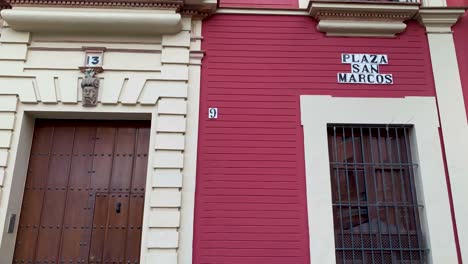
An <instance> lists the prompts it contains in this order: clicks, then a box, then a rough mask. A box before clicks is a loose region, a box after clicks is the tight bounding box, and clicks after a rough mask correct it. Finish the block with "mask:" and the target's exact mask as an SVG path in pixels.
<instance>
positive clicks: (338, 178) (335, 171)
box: [333, 126, 346, 262]
mask: <svg viewBox="0 0 468 264" xmlns="http://www.w3.org/2000/svg"><path fill="white" fill-rule="evenodd" d="M333 145H334V153H333V157H334V160H335V161H337V160H338V146H337V142H336V126H334V127H333ZM333 171H334V173H335V179H336V181H337V185H338V201H339V202H340V203H341V186H340V172H339V171H338V170H336V169H334V170H333ZM338 208H339V209H338V210H339V212H340V236H341V245H342V246H344V232H343V207H342V205H340V206H339V207H338ZM335 236H336V235H335ZM342 254H343V255H342V256H343V262H344V260H345V259H346V256H345V251H344V250H343V251H342Z"/></svg>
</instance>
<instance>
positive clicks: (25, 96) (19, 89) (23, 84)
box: [0, 62, 39, 111]
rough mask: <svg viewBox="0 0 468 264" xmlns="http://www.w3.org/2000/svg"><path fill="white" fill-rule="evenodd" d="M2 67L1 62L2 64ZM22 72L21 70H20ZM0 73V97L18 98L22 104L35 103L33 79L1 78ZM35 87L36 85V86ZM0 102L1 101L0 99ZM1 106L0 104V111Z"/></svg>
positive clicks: (19, 77) (36, 97)
mask: <svg viewBox="0 0 468 264" xmlns="http://www.w3.org/2000/svg"><path fill="white" fill-rule="evenodd" d="M2 67H3V62H2ZM21 71H22V70H21ZM1 74H2V73H0V95H11V96H15V97H16V96H17V95H18V97H19V100H20V101H21V102H23V103H37V102H38V100H39V97H38V96H37V94H38V92H37V93H36V89H35V88H36V87H35V85H34V78H33V77H23V76H14V77H13V76H11V75H10V76H1ZM36 86H37V85H36ZM0 100H2V99H1V98H0ZM1 108H2V105H1V102H0V111H1Z"/></svg>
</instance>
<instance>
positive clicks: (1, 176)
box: [0, 168, 6, 202]
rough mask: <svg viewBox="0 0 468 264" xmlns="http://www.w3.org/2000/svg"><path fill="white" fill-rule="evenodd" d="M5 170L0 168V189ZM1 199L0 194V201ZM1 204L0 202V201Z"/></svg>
mask: <svg viewBox="0 0 468 264" xmlns="http://www.w3.org/2000/svg"><path fill="white" fill-rule="evenodd" d="M5 173H6V172H5V169H4V168H0V189H1V187H3V181H4V179H5ZM1 198H2V196H1V194H0V199H1ZM0 202H1V200H0Z"/></svg>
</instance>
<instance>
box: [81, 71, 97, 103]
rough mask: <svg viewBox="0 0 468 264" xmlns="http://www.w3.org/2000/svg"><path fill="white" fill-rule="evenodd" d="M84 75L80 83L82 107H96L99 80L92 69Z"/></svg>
mask: <svg viewBox="0 0 468 264" xmlns="http://www.w3.org/2000/svg"><path fill="white" fill-rule="evenodd" d="M84 74H85V78H84V79H83V81H82V82H81V89H82V92H83V99H82V103H83V106H96V105H97V102H98V95H99V78H97V77H96V72H95V71H94V70H93V69H86V70H85V71H84Z"/></svg>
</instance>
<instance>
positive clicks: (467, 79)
mask: <svg viewBox="0 0 468 264" xmlns="http://www.w3.org/2000/svg"><path fill="white" fill-rule="evenodd" d="M453 39H454V41H455V49H456V51H457V58H458V68H459V69H460V79H461V82H462V87H463V94H464V99H465V108H466V111H467V114H468V46H467V45H466V44H467V43H468V14H465V15H464V16H463V17H462V18H461V19H460V20H459V21H458V22H457V24H455V26H453Z"/></svg>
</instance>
